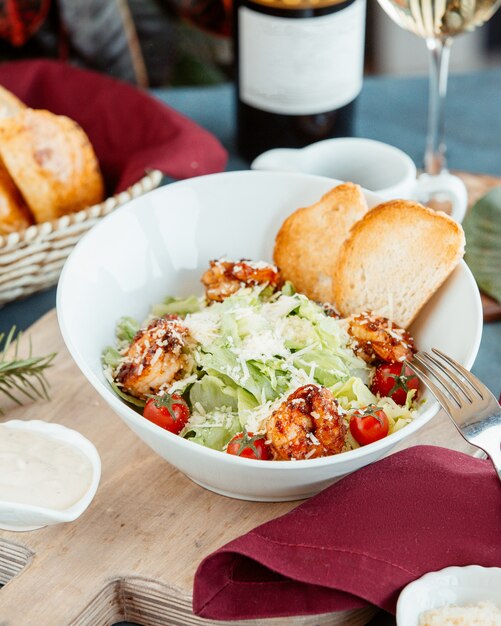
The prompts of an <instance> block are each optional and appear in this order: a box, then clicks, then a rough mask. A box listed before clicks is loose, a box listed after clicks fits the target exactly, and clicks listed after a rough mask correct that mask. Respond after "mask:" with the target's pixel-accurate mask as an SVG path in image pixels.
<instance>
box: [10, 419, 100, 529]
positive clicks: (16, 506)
mask: <svg viewBox="0 0 501 626" xmlns="http://www.w3.org/2000/svg"><path fill="white" fill-rule="evenodd" d="M2 425H3V426H7V427H8V428H16V429H22V430H27V431H29V432H36V433H41V434H43V435H45V436H47V437H52V438H54V439H57V440H59V441H63V442H65V443H67V444H69V445H71V446H73V447H75V448H77V449H78V450H79V451H80V452H81V453H82V454H84V455H85V456H86V457H87V458H88V459H89V461H90V462H91V465H92V480H91V482H90V485H89V488H88V490H87V492H86V493H85V495H83V496H82V498H80V500H78V502H75V504H73V505H72V506H71V507H69V508H67V509H64V510H61V511H58V510H55V509H48V508H45V507H41V506H31V505H27V504H20V503H18V502H7V501H3V500H0V528H1V529H3V530H16V531H26V530H36V529H37V528H43V527H44V526H50V525H52V524H59V523H60V522H72V521H73V520H75V519H77V517H80V515H82V513H83V512H84V511H85V509H86V508H87V507H88V506H89V504H90V503H91V502H92V499H93V498H94V495H95V494H96V490H97V487H98V485H99V479H100V478H101V459H100V458H99V454H98V452H97V450H96V448H95V447H94V445H93V444H92V443H91V442H90V441H89V440H88V439H86V438H85V437H84V436H83V435H81V434H80V433H79V432H77V431H76V430H72V429H71V428H66V426H62V425H61V424H53V423H51V422H43V421H41V420H30V421H26V422H25V421H22V420H10V421H8V422H4V423H3V424H2Z"/></svg>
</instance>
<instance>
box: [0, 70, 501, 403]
mask: <svg viewBox="0 0 501 626" xmlns="http://www.w3.org/2000/svg"><path fill="white" fill-rule="evenodd" d="M153 93H154V94H155V95H156V96H158V97H159V98H160V99H161V100H163V101H164V102H167V103H168V104H170V105H171V106H172V107H174V108H175V109H178V110H179V111H181V112H182V113H184V114H185V115H187V116H189V117H191V118H192V119H194V120H195V121H197V122H198V123H199V124H200V125H202V126H204V127H205V128H207V129H208V130H210V131H211V132H213V133H214V134H215V135H216V136H217V137H218V138H219V139H220V140H221V141H222V143H223V144H224V145H225V147H226V148H227V149H228V152H229V154H230V159H229V163H228V169H229V170H238V169H247V167H248V164H247V162H246V161H244V160H243V159H241V158H240V157H239V156H238V155H237V153H236V148H235V140H234V136H235V132H234V131H235V122H234V119H235V116H234V107H233V104H234V102H233V90H232V87H231V85H222V86H217V87H193V88H177V89H159V90H155V91H154V92H153ZM500 94H501V70H499V69H496V70H488V71H484V72H479V73H476V74H463V75H455V76H452V77H451V81H450V89H449V96H448V101H447V143H448V146H449V153H448V157H449V166H450V167H451V169H462V170H467V171H473V172H483V173H488V174H495V175H496V174H497V175H501V107H500V106H499V103H500V99H499V98H500ZM427 108H428V107H427V82H426V79H425V78H389V77H378V78H368V79H366V81H365V84H364V88H363V91H362V94H361V97H360V99H359V103H358V113H357V134H358V135H359V136H361V137H370V138H372V139H379V140H381V141H386V142H388V143H392V144H394V145H395V146H397V147H399V148H401V149H402V150H404V151H406V152H407V153H408V154H410V156H411V157H412V158H413V159H414V161H415V162H416V164H417V165H418V166H420V165H421V162H422V155H423V152H424V137H425V130H426V116H427ZM53 306H55V289H50V290H48V291H46V292H43V293H39V294H36V295H34V296H31V297H29V298H27V299H25V300H22V301H18V302H14V303H11V304H9V305H7V306H5V307H4V308H3V309H0V332H1V331H2V330H4V331H5V330H7V329H8V328H10V326H11V325H12V324H16V325H17V326H18V327H19V328H21V329H24V328H27V327H28V326H29V325H30V324H32V323H33V322H34V321H36V320H37V319H38V318H39V317H40V316H41V315H43V314H44V313H45V312H47V311H48V310H49V309H51V308H52V307H53ZM460 313H461V312H460V311H458V314H460ZM473 371H474V372H475V373H476V374H477V376H479V377H480V378H481V379H482V380H484V381H485V383H486V384H487V385H488V386H489V387H490V388H491V389H492V391H493V392H494V393H496V394H497V395H499V392H500V387H501V323H496V324H489V325H486V326H485V328H484V336H483V340H482V345H481V347H480V352H479V355H478V357H477V360H476V363H475V365H474V368H473Z"/></svg>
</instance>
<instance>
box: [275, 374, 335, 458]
mask: <svg viewBox="0 0 501 626" xmlns="http://www.w3.org/2000/svg"><path fill="white" fill-rule="evenodd" d="M266 434H267V437H268V441H269V442H270V450H271V451H272V453H273V456H274V458H275V459H276V460H283V461H286V460H290V459H306V458H308V459H309V458H314V457H319V456H330V455H332V454H337V453H338V452H341V450H342V449H343V445H344V437H345V434H346V427H345V425H344V422H343V419H342V417H341V415H340V414H339V407H338V404H337V402H336V400H335V398H334V396H333V395H332V392H331V391H330V390H329V389H326V388H325V387H320V386H318V385H311V384H310V385H304V386H303V387H299V389H296V391H294V392H293V393H291V394H290V396H289V397H288V398H287V399H286V400H285V401H284V402H283V403H282V404H281V405H280V406H279V407H278V409H276V410H275V411H273V413H272V414H271V415H270V417H269V418H268V421H267V424H266Z"/></svg>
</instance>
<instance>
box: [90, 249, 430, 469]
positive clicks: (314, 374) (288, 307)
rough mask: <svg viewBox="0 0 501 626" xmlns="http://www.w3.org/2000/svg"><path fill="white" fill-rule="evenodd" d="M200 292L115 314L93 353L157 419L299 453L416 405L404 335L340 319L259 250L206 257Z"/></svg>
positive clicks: (177, 430) (365, 434)
mask: <svg viewBox="0 0 501 626" xmlns="http://www.w3.org/2000/svg"><path fill="white" fill-rule="evenodd" d="M202 283H203V284H204V286H205V295H203V296H199V297H197V296H195V295H193V296H190V297H188V298H184V299H182V298H176V297H167V298H166V299H165V300H164V301H163V302H162V303H159V304H156V305H154V306H153V307H152V309H151V312H150V315H149V316H148V317H147V318H146V320H144V321H142V323H139V322H138V321H137V320H135V319H133V318H131V317H122V318H121V319H120V320H119V321H118V323H117V327H116V345H115V346H108V347H107V348H106V349H105V350H104V352H103V356H102V361H103V367H104V372H105V376H106V378H107V380H108V381H109V383H110V385H111V387H112V389H113V390H114V392H115V393H116V394H117V395H118V396H120V398H121V399H122V400H123V401H125V402H127V403H128V404H129V405H130V406H131V407H134V408H135V409H136V410H139V411H140V412H141V413H142V414H143V416H144V417H145V418H146V419H148V420H150V421H151V422H153V423H155V424H157V425H158V426H160V427H162V428H164V429H166V430H168V431H170V432H172V433H174V434H177V435H179V436H180V437H184V438H185V439H188V440H189V441H191V442H193V443H196V444H200V445H202V446H206V447H208V448H212V449H214V450H219V451H221V452H226V453H228V454H234V455H237V456H242V457H244V458H252V459H260V460H277V461H301V460H305V459H312V458H317V457H324V456H331V455H334V454H339V453H342V452H346V451H348V450H353V449H355V448H358V447H360V446H363V445H367V444H369V443H373V442H374V441H377V440H379V439H381V438H383V437H386V436H387V435H389V434H392V433H394V432H396V431H398V430H399V429H401V428H403V427H405V426H406V425H407V424H409V423H410V422H411V421H412V420H413V419H414V417H415V415H416V406H417V402H418V380H417V377H416V376H415V375H414V374H413V373H412V371H411V370H410V368H408V367H407V366H406V364H405V361H406V360H408V359H410V358H412V355H413V353H414V352H415V347H414V340H413V339H412V337H411V335H410V334H409V333H408V332H407V331H406V330H404V329H402V328H398V327H397V326H396V325H395V324H394V323H392V322H390V320H389V319H387V318H385V317H381V316H376V315H372V314H370V313H363V314H358V315H353V316H350V317H348V318H344V319H342V318H341V317H340V316H339V314H338V313H337V312H336V311H335V309H334V308H333V307H332V306H328V305H321V304H318V303H316V302H314V301H312V300H310V299H309V298H308V297H307V296H305V295H303V294H300V293H296V291H295V289H294V286H293V285H292V284H291V283H290V282H285V283H284V282H283V281H282V279H281V275H280V271H279V269H278V268H277V267H276V266H274V265H271V264H268V263H265V262H263V261H258V262H252V261H249V260H240V261H238V262H233V261H229V260H226V259H219V260H217V261H211V263H210V268H209V269H208V270H207V271H206V272H205V273H204V274H203V276H202Z"/></svg>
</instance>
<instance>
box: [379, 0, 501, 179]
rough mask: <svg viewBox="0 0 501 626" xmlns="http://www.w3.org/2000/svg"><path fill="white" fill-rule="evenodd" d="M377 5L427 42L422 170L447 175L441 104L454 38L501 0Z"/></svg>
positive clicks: (382, 0)
mask: <svg viewBox="0 0 501 626" xmlns="http://www.w3.org/2000/svg"><path fill="white" fill-rule="evenodd" d="M378 2H379V4H380V5H381V7H382V8H383V9H384V10H385V12H386V13H387V14H388V15H389V16H390V17H391V19H392V20H393V21H394V22H396V23H397V24H398V25H399V26H401V27H402V28H405V29H406V30H409V31H411V32H413V33H414V34H416V35H417V36H418V37H422V38H423V39H424V40H425V41H426V46H427V48H428V51H429V67H430V82H429V111H428V133H427V139H426V151H425V156H424V168H425V172H426V175H428V176H438V175H444V174H446V173H447V165H446V159H445V152H446V148H445V141H444V104H445V96H446V92H447V76H448V69H449V56H450V50H451V46H452V42H453V38H454V37H455V36H456V35H458V34H460V33H462V32H465V31H469V30H473V29H474V28H476V27H477V26H481V25H482V24H483V23H484V22H486V21H487V20H488V19H489V18H491V17H492V15H493V14H494V13H495V12H496V10H497V9H498V7H499V6H500V4H501V0H378ZM426 175H425V176H426ZM458 180H459V179H458Z"/></svg>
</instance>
